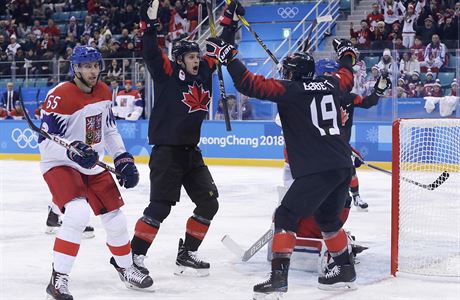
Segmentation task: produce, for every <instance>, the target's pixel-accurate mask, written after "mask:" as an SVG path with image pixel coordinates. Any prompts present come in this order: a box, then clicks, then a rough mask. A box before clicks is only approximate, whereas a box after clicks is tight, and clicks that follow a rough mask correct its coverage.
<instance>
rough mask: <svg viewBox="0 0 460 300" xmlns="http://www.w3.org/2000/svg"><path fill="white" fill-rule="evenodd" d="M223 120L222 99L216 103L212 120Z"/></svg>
mask: <svg viewBox="0 0 460 300" xmlns="http://www.w3.org/2000/svg"><path fill="white" fill-rule="evenodd" d="M223 119H224V103H223V102H222V99H219V101H218V102H217V109H216V114H215V115H214V120H223Z"/></svg>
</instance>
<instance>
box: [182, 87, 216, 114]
mask: <svg viewBox="0 0 460 300" xmlns="http://www.w3.org/2000/svg"><path fill="white" fill-rule="evenodd" d="M182 94H183V95H184V99H182V102H184V104H185V105H187V106H188V107H189V110H188V112H189V113H192V112H195V111H199V110H203V111H208V105H209V101H210V100H211V98H210V97H209V91H206V90H205V89H203V85H201V84H197V83H196V82H194V83H193V85H192V86H190V85H189V86H188V92H186V93H182Z"/></svg>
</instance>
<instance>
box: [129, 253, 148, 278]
mask: <svg viewBox="0 0 460 300" xmlns="http://www.w3.org/2000/svg"><path fill="white" fill-rule="evenodd" d="M146 257H147V256H145V255H137V254H133V264H134V265H135V266H136V268H137V269H138V270H139V271H141V272H142V273H143V274H145V275H149V270H148V269H147V268H146V267H145V264H144V259H145V258H146Z"/></svg>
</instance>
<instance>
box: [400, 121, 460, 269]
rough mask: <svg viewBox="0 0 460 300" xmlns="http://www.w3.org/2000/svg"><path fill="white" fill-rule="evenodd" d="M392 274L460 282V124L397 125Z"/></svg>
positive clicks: (402, 122)
mask: <svg viewBox="0 0 460 300" xmlns="http://www.w3.org/2000/svg"><path fill="white" fill-rule="evenodd" d="M392 169H393V172H392V173H393V179H392V181H393V182H392V236H391V244H392V245H391V273H392V274H393V275H396V274H397V273H399V272H401V273H409V274H416V275H425V276H446V277H460V119H401V120H397V121H395V122H394V123H393V164H392Z"/></svg>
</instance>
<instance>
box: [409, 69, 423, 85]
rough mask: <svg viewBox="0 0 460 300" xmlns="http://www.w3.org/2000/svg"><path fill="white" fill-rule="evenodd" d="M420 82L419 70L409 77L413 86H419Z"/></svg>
mask: <svg viewBox="0 0 460 300" xmlns="http://www.w3.org/2000/svg"><path fill="white" fill-rule="evenodd" d="M419 81H420V72H419V71H417V70H414V71H412V73H410V77H409V80H408V82H409V83H413V84H417V82H419Z"/></svg>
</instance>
